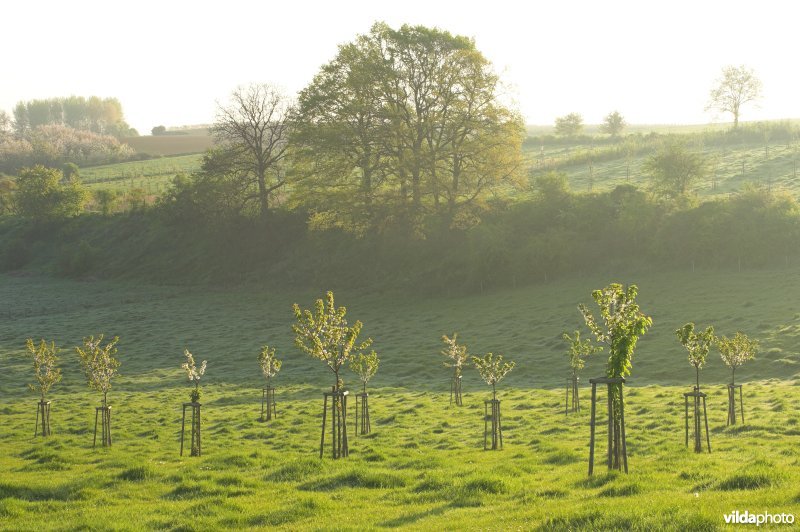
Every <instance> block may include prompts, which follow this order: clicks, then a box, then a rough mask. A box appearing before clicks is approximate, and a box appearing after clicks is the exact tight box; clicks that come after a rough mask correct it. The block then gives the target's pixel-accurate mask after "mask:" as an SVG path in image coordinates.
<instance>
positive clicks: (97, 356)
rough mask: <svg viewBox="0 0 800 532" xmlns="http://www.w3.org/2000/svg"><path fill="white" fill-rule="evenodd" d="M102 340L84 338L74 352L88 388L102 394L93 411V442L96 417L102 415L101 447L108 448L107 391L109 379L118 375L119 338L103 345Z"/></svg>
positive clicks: (109, 439) (109, 429)
mask: <svg viewBox="0 0 800 532" xmlns="http://www.w3.org/2000/svg"><path fill="white" fill-rule="evenodd" d="M104 338H105V336H104V335H102V334H100V335H98V336H97V337H94V336H89V337H86V338H84V339H83V347H80V346H79V347H76V348H75V351H77V353H78V357H80V360H81V365H82V366H83V370H84V372H85V373H86V378H87V380H88V383H89V387H90V388H92V389H93V390H97V391H98V392H100V393H102V394H103V403H102V406H100V407H97V408H96V409H95V416H94V440H95V443H97V416H98V414H102V416H101V418H102V421H101V429H102V440H103V446H104V447H108V446H110V445H111V406H110V405H109V404H108V391H109V390H110V389H111V379H113V378H114V377H115V376H116V375H117V374H118V371H117V369H118V368H119V366H120V362H119V360H117V358H116V356H115V355H116V354H117V343H118V342H119V337H118V336H115V337H114V338H112V339H111V341H109V342H108V343H106V344H105V345H103V340H104Z"/></svg>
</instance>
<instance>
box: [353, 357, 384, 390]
mask: <svg viewBox="0 0 800 532" xmlns="http://www.w3.org/2000/svg"><path fill="white" fill-rule="evenodd" d="M379 363H380V359H379V358H378V353H376V352H375V350H372V351H370V352H369V353H368V354H366V355H365V354H364V353H359V354H358V355H357V356H355V357H353V359H352V360H351V361H350V369H351V370H353V373H355V374H356V375H358V378H359V379H361V383H362V385H363V388H362V389H363V392H362V393H367V383H368V382H369V380H370V379H371V378H372V377H374V376H375V373H377V372H378V364H379Z"/></svg>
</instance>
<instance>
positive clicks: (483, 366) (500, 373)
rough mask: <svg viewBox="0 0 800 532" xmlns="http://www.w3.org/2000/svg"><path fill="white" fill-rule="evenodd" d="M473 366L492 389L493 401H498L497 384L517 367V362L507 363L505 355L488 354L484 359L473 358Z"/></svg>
mask: <svg viewBox="0 0 800 532" xmlns="http://www.w3.org/2000/svg"><path fill="white" fill-rule="evenodd" d="M472 364H473V365H474V366H475V369H477V370H478V373H479V374H480V376H481V378H482V379H483V380H484V381H485V382H486V384H488V385H489V386H491V387H492V400H497V388H496V386H497V383H498V382H500V381H501V380H503V377H505V376H506V375H507V374H508V372H509V371H511V370H512V369H514V366H516V362H511V363H509V362H505V361H504V360H503V355H497V356H495V355H494V354H493V353H486V354H485V355H484V356H483V357H476V356H473V357H472Z"/></svg>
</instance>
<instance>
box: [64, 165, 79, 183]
mask: <svg viewBox="0 0 800 532" xmlns="http://www.w3.org/2000/svg"><path fill="white" fill-rule="evenodd" d="M61 172H62V173H63V174H64V179H65V180H67V181H72V180H73V179H80V177H81V172H80V168H78V165H77V164H75V163H64V165H63V166H62V167H61Z"/></svg>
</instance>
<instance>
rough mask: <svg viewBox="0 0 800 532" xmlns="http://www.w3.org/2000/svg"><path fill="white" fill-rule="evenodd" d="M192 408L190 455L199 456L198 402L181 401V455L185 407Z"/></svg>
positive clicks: (184, 427)
mask: <svg viewBox="0 0 800 532" xmlns="http://www.w3.org/2000/svg"><path fill="white" fill-rule="evenodd" d="M190 407H191V409H192V420H191V422H192V429H191V432H192V433H191V438H192V442H191V453H190V456H201V454H202V446H201V444H200V403H183V420H182V421H181V456H183V438H184V434H185V433H186V409H187V408H190Z"/></svg>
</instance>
